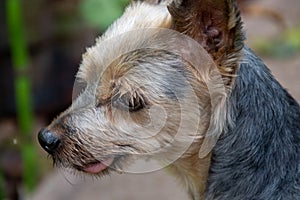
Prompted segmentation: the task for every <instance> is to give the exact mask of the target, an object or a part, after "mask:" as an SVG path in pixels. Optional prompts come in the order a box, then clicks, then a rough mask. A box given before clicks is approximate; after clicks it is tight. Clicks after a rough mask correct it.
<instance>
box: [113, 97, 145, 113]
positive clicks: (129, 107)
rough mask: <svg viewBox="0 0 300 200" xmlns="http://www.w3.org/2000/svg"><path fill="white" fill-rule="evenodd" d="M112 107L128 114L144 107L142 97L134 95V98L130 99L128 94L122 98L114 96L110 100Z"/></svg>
mask: <svg viewBox="0 0 300 200" xmlns="http://www.w3.org/2000/svg"><path fill="white" fill-rule="evenodd" d="M112 105H113V106H114V107H116V108H119V109H122V110H125V111H129V112H136V111H139V110H141V109H143V108H144V107H145V103H144V100H143V98H142V97H140V96H138V95H136V97H132V96H130V95H129V94H124V95H122V96H119V95H115V96H114V97H113V99H112Z"/></svg>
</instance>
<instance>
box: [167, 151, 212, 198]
mask: <svg viewBox="0 0 300 200" xmlns="http://www.w3.org/2000/svg"><path fill="white" fill-rule="evenodd" d="M210 160H211V154H209V155H207V156H206V157H205V158H203V159H200V158H199V155H198V152H195V153H194V154H192V155H190V156H188V157H184V158H180V159H179V160H177V161H176V162H175V163H173V164H172V165H171V166H170V167H169V168H168V170H169V172H171V173H172V174H173V175H175V176H177V178H178V179H179V180H180V182H181V183H182V184H183V185H184V187H185V189H186V190H187V192H188V194H189V195H190V197H191V199H193V200H203V199H204V193H205V190H206V183H207V178H208V172H209V166H210Z"/></svg>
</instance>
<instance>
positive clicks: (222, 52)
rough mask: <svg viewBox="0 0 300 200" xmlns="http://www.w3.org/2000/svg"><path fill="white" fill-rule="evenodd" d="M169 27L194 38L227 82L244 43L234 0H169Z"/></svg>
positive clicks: (234, 68)
mask: <svg viewBox="0 0 300 200" xmlns="http://www.w3.org/2000/svg"><path fill="white" fill-rule="evenodd" d="M168 9H169V12H170V14H171V16H172V29H174V30H176V31H179V32H180V33H183V34H185V35H187V36H189V37H191V38H193V39H194V40H196V41H197V42H198V43H199V44H201V46H202V47H203V48H204V49H205V50H206V51H207V52H208V53H209V54H210V56H211V57H212V58H213V60H214V61H215V63H216V64H217V66H218V68H219V70H220V72H221V74H222V75H224V76H223V77H226V76H227V77H226V79H227V80H228V81H226V82H228V83H230V82H231V81H230V79H231V76H234V75H236V72H237V68H238V62H239V61H238V60H239V58H240V57H241V56H240V55H241V49H242V48H243V46H244V34H243V30H242V20H241V16H240V12H239V10H238V7H237V4H236V2H235V1H234V0H173V1H172V3H171V4H170V5H169V6H168Z"/></svg>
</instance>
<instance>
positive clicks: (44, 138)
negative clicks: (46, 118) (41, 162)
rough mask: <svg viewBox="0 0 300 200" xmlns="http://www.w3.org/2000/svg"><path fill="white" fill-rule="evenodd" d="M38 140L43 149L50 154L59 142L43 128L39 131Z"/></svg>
mask: <svg viewBox="0 0 300 200" xmlns="http://www.w3.org/2000/svg"><path fill="white" fill-rule="evenodd" d="M38 140H39V143H40V145H41V146H42V147H43V149H45V151H47V152H48V153H50V154H52V153H54V151H55V150H56V149H57V148H58V146H59V144H60V140H59V138H58V137H57V135H55V134H54V133H53V132H51V131H49V130H47V129H44V128H43V129H42V130H40V132H39V134H38Z"/></svg>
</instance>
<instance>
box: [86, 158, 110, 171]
mask: <svg viewBox="0 0 300 200" xmlns="http://www.w3.org/2000/svg"><path fill="white" fill-rule="evenodd" d="M113 161H114V159H113V158H108V159H107V160H104V161H102V162H97V163H95V164H90V165H89V166H87V167H86V168H84V169H83V171H85V172H86V173H90V174H98V173H100V172H102V171H103V170H105V169H106V168H108V166H110V165H111V164H112V163H113Z"/></svg>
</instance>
